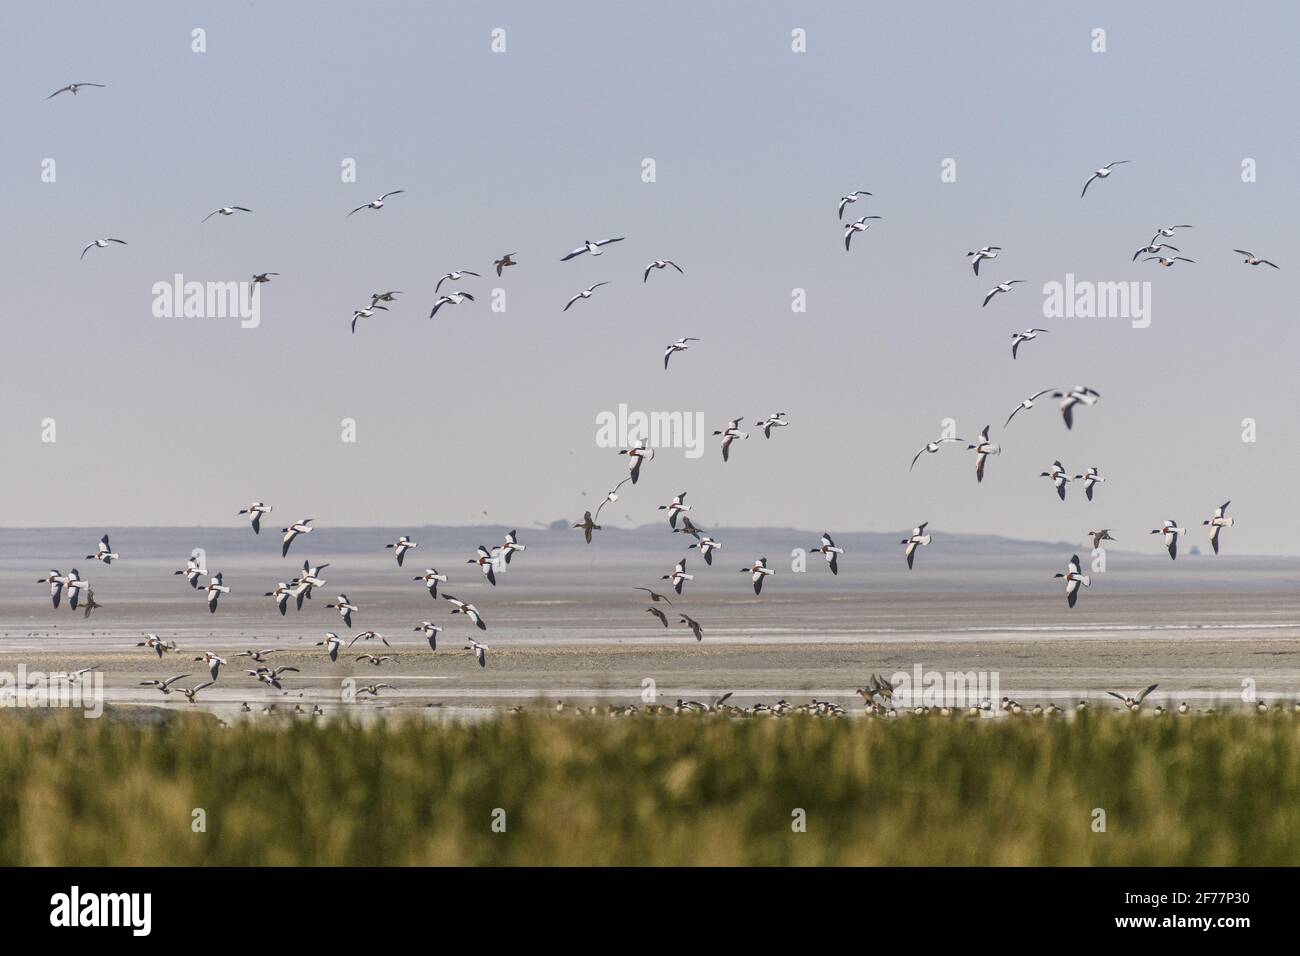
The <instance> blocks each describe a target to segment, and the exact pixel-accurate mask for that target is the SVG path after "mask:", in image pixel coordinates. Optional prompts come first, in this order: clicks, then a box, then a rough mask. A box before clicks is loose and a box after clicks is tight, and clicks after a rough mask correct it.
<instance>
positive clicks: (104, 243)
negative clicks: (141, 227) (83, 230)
mask: <svg viewBox="0 0 1300 956" xmlns="http://www.w3.org/2000/svg"><path fill="white" fill-rule="evenodd" d="M110 242H116V243H117V244H118V245H119V246H124V245H126V240H125V239H114V238H113V237H112V236H105V237H104V238H103V239H96V240H95V241H94V242H91V243H88V244H87V245H86V248H84V249H82V250H81V256H80V257H79V258H82V259H84V258H86V253H87V252H89V251H90V250H91V249H107V248H108V244H109V243H110Z"/></svg>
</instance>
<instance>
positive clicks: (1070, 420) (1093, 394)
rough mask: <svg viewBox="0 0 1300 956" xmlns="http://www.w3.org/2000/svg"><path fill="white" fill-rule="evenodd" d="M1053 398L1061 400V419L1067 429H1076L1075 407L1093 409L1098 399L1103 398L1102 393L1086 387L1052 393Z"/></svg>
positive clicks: (1075, 387) (1077, 386) (1080, 386)
mask: <svg viewBox="0 0 1300 956" xmlns="http://www.w3.org/2000/svg"><path fill="white" fill-rule="evenodd" d="M1052 398H1059V399H1061V418H1062V419H1064V421H1065V427H1066V428H1073V427H1074V406H1076V405H1087V406H1088V407H1089V408H1091V407H1092V406H1093V405H1096V404H1097V399H1099V398H1101V393H1100V392H1097V391H1094V390H1093V389H1091V388H1088V387H1087V386H1086V385H1076V386H1074V388H1072V389H1070V390H1069V391H1068V392H1065V391H1061V392H1052Z"/></svg>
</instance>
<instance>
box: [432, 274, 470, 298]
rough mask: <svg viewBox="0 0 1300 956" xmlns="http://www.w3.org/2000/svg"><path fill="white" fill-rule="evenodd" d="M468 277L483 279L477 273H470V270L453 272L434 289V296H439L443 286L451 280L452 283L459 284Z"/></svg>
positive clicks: (440, 280)
mask: <svg viewBox="0 0 1300 956" xmlns="http://www.w3.org/2000/svg"><path fill="white" fill-rule="evenodd" d="M466 276H473V277H474V278H475V279H478V278H481V277H480V276H479V274H478V273H477V272H470V271H469V270H468V269H460V270H453V271H451V272H448V273H447V274H446V275H444V276H443V277H442V278H441V279H439V280H438V284H437V285H436V286H434V287H433V294H434V295H437V294H438V293H439V292H441V291H442V284H443V283H444V282H446V281H447V280H448V279H450V280H451V281H452V282H459V281H460V280H461V279H463V278H465V277H466Z"/></svg>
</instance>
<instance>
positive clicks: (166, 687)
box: [140, 674, 190, 694]
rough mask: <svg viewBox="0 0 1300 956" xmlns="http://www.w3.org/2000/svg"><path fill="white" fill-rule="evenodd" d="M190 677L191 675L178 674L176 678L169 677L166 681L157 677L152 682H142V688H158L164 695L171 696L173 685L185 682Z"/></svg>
mask: <svg viewBox="0 0 1300 956" xmlns="http://www.w3.org/2000/svg"><path fill="white" fill-rule="evenodd" d="M189 676H190V675H189V674H177V675H176V676H175V677H169V678H167V679H166V680H159V679H158V678H156V677H155V678H152V679H150V680H142V681H140V686H141V687H157V688H158V689H159V690H160V691H162V692H163V693H164V694H170V693H171V692H172V684H174V683H176V682H177V681H178V680H184V679H185V678H187V677H189Z"/></svg>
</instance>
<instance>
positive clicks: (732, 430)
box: [713, 418, 749, 461]
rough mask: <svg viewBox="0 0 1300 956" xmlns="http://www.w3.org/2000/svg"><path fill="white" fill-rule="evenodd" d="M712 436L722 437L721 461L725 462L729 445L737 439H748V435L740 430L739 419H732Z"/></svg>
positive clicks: (729, 453)
mask: <svg viewBox="0 0 1300 956" xmlns="http://www.w3.org/2000/svg"><path fill="white" fill-rule="evenodd" d="M713 434H714V435H721V436H722V460H723V461H727V460H728V458H729V457H730V455H731V443H732V442H733V441H735V440H736V439H737V438H742V439H743V438H748V437H749V434H748V433H747V432H742V431H741V430H740V419H739V418H733V419H732V420H731V421H730V422H728V423H727V427H726V428H720V429H718V430H717V431H715V432H714V433H713Z"/></svg>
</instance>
